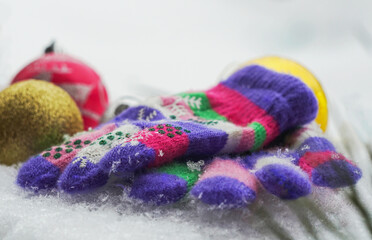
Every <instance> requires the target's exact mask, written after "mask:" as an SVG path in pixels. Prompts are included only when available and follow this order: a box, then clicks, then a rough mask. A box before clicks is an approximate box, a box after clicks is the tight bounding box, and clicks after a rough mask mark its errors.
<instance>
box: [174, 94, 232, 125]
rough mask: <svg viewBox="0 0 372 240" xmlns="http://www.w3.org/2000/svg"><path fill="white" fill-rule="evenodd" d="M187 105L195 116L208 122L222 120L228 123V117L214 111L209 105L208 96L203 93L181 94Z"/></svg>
mask: <svg viewBox="0 0 372 240" xmlns="http://www.w3.org/2000/svg"><path fill="white" fill-rule="evenodd" d="M179 96H181V97H182V98H183V100H184V101H185V102H186V103H187V105H188V106H189V107H190V109H191V110H192V111H193V112H194V115H195V116H198V117H201V118H203V119H206V120H222V121H227V119H226V117H224V116H222V115H220V114H218V113H217V112H216V111H214V110H213V109H212V107H211V104H210V103H209V99H208V97H207V95H205V93H203V92H196V93H181V94H179Z"/></svg>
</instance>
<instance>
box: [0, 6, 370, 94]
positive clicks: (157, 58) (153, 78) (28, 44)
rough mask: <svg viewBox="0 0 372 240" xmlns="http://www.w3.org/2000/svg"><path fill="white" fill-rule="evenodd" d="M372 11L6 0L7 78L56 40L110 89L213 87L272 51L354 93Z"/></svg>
mask: <svg viewBox="0 0 372 240" xmlns="http://www.w3.org/2000/svg"><path fill="white" fill-rule="evenodd" d="M371 12H372V1H370V0H354V1H350V0H329V1H322V0H315V1H304V0H303V1H300V0H276V1H274V0H271V1H270V0H262V1H253V0H233V1H228V0H224V1H222V0H204V1H198V0H193V1H175V0H156V1H153V0H126V1H124V0H108V1H97V0H92V1H76V0H64V1H59V0H48V1H47V0H33V1H25V0H0V63H1V65H0V77H1V78H0V84H2V85H4V84H7V83H8V82H9V81H10V79H11V78H12V77H13V76H14V75H15V74H16V72H17V71H18V70H20V68H21V67H23V66H24V65H25V64H27V63H28V62H30V61H31V60H33V59H35V58H36V57H38V56H39V55H40V54H41V53H42V51H43V49H44V47H45V46H46V45H48V44H49V43H50V42H51V41H52V40H56V41H57V46H59V47H60V48H62V50H63V51H64V52H66V53H69V54H72V55H74V56H76V57H78V58H80V59H82V60H84V61H86V62H87V63H89V64H90V65H91V66H93V67H94V68H95V69H96V70H97V71H98V72H99V73H100V74H101V76H102V77H103V78H104V80H105V83H106V85H107V87H108V89H109V93H110V95H111V99H115V98H117V97H119V96H120V95H122V94H123V93H125V92H126V91H127V90H128V88H129V89H130V84H131V83H135V84H144V85H146V86H152V87H157V88H159V89H162V90H165V91H169V92H178V91H182V90H187V89H190V88H194V89H200V88H204V87H207V86H210V85H212V84H214V82H215V81H217V79H218V77H219V76H220V74H221V72H223V70H224V69H225V68H226V66H228V65H229V64H233V63H239V62H242V61H246V60H250V59H253V58H257V57H261V56H264V55H280V56H284V57H289V58H292V59H295V60H297V61H299V62H300V63H302V64H303V65H305V66H306V67H308V68H309V69H310V70H311V71H312V72H313V73H314V74H315V75H316V76H318V78H319V79H320V81H321V82H322V83H323V85H324V86H325V88H326V90H327V91H329V90H331V91H332V94H337V95H340V96H341V97H345V96H349V95H350V94H356V93H357V92H358V91H367V90H369V89H371V87H372V78H371V75H372V14H371ZM368 95H369V94H368Z"/></svg>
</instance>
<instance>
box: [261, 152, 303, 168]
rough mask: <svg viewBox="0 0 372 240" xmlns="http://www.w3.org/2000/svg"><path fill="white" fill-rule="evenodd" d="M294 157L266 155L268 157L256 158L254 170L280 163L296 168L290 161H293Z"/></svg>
mask: <svg viewBox="0 0 372 240" xmlns="http://www.w3.org/2000/svg"><path fill="white" fill-rule="evenodd" d="M293 160H294V158H292V157H279V156H275V155H274V156H268V157H262V158H259V159H258V160H257V163H256V165H255V166H254V169H255V170H259V169H261V168H263V167H265V166H267V165H270V164H281V165H285V166H289V167H293V168H296V165H294V164H293V163H292V162H291V161H293Z"/></svg>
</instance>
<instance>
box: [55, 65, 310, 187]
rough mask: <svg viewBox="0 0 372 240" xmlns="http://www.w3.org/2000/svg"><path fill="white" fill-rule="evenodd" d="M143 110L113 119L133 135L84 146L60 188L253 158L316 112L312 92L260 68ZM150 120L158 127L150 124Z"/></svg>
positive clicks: (130, 111)
mask: <svg viewBox="0 0 372 240" xmlns="http://www.w3.org/2000/svg"><path fill="white" fill-rule="evenodd" d="M148 105H149V106H151V107H152V108H149V107H137V108H132V109H128V110H126V111H124V112H123V113H122V114H121V116H118V117H117V118H115V119H114V120H113V122H114V123H115V124H116V125H117V126H121V125H123V128H124V129H123V132H126V130H127V128H128V129H133V126H136V127H138V129H139V131H138V132H136V133H134V134H133V135H131V136H130V137H129V138H125V139H124V138H121V139H119V138H113V139H108V140H107V142H109V144H105V145H101V144H99V142H98V143H96V144H95V147H94V143H95V142H93V143H92V144H93V146H91V145H90V146H87V147H86V148H85V149H84V152H83V151H82V152H81V154H78V155H79V156H75V158H74V159H73V160H72V162H71V163H70V164H69V165H68V166H67V167H66V169H65V171H64V172H63V173H62V175H61V177H60V179H59V181H58V182H59V183H60V185H59V186H60V187H61V188H62V189H63V190H65V191H67V192H78V191H85V190H89V189H93V188H96V187H98V186H102V185H104V184H105V183H106V182H107V179H108V176H109V175H110V174H112V173H130V172H134V171H136V170H139V169H143V168H146V167H148V166H159V165H162V164H165V163H168V162H171V161H173V159H175V158H179V157H202V156H212V155H215V154H221V153H239V152H245V151H248V150H250V151H253V150H256V149H258V148H261V147H262V146H264V145H266V144H268V143H269V142H271V141H272V140H273V139H274V138H275V137H277V136H278V135H279V134H280V133H281V132H283V131H285V130H287V129H289V128H291V127H294V126H298V125H303V124H305V123H307V122H309V121H311V120H312V119H314V117H315V115H316V110H317V104H316V99H315V97H314V95H313V93H312V92H311V90H310V89H308V88H307V87H306V86H305V85H304V84H303V83H302V82H301V81H300V80H298V79H296V78H294V77H292V76H289V75H285V74H278V73H275V72H272V71H269V70H267V69H265V68H263V67H259V66H249V67H246V68H243V69H241V70H240V71H238V72H236V73H235V74H233V75H232V76H231V77H229V78H228V79H227V80H226V81H223V82H221V83H220V84H218V85H217V86H216V87H214V88H211V89H209V90H207V91H205V92H198V93H195V92H194V93H184V94H180V95H179V96H174V97H159V98H157V100H156V101H153V100H152V101H151V102H150V103H149V104H148ZM156 119H163V120H159V121H154V122H151V120H156ZM167 119H171V120H167ZM216 119H217V120H216ZM138 120H140V121H138ZM146 120H150V122H149V121H146ZM123 121H124V122H125V123H123ZM128 121H129V122H128ZM96 141H98V140H96ZM105 141H106V140H105ZM97 153H99V154H97Z"/></svg>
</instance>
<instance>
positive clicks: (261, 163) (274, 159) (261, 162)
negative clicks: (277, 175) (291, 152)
mask: <svg viewBox="0 0 372 240" xmlns="http://www.w3.org/2000/svg"><path fill="white" fill-rule="evenodd" d="M293 160H294V159H293V158H292V157H284V156H283V157H282V156H280V157H279V156H270V157H262V158H259V159H258V160H257V163H256V165H255V167H254V170H253V171H252V172H256V171H258V170H260V169H261V168H263V167H265V166H268V165H270V164H280V165H284V166H287V167H290V168H292V169H293V170H295V171H296V172H297V173H299V174H301V175H302V176H303V177H304V178H308V175H307V174H306V173H305V172H304V171H303V170H301V168H300V167H299V166H296V165H295V164H293V163H292V161H293Z"/></svg>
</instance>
